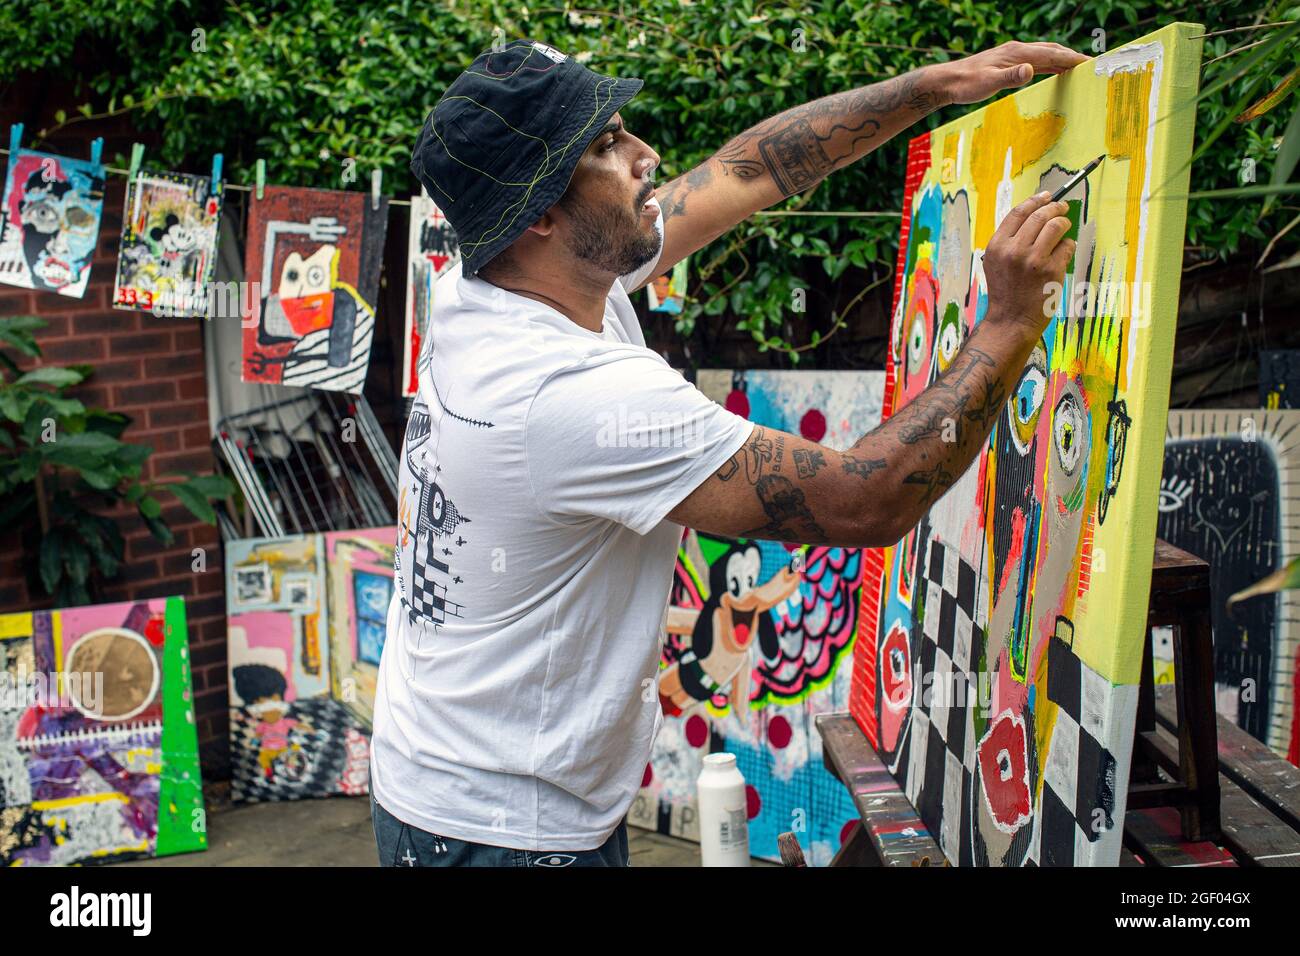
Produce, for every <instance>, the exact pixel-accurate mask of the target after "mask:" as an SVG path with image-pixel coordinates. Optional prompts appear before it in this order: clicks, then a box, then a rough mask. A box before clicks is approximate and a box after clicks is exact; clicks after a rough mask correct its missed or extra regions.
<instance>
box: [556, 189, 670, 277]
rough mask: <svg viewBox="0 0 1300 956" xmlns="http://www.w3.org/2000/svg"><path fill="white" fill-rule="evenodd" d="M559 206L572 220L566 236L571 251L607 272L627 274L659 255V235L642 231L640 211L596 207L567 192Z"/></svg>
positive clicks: (618, 274) (619, 274) (614, 207)
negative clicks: (570, 229) (632, 211)
mask: <svg viewBox="0 0 1300 956" xmlns="http://www.w3.org/2000/svg"><path fill="white" fill-rule="evenodd" d="M646 195H647V197H648V196H649V192H648V191H647V193H646ZM642 202H644V200H642ZM559 205H561V206H563V207H564V211H565V212H566V213H567V214H568V216H569V218H570V220H572V222H573V229H572V231H571V234H569V235H566V237H565V244H566V245H567V246H568V247H569V251H570V252H572V253H573V254H574V255H575V256H577V257H578V258H579V259H582V260H584V261H586V262H590V263H591V264H592V265H594V266H597V267H598V268H600V269H602V270H604V271H605V272H612V273H614V275H616V276H623V275H627V274H628V273H629V272H635V271H636V270H637V269H638V268H639V267H641V266H643V265H645V264H646V263H647V262H649V261H650V260H652V259H653V258H654V257H655V256H657V255H658V254H659V236H658V234H657V233H651V234H650V235H646V234H645V233H644V232H642V231H641V215H640V213H639V212H637V213H629V212H626V211H624V210H623V207H616V206H613V205H610V206H596V205H594V204H591V203H588V202H585V201H583V200H581V199H579V198H577V197H576V196H570V195H568V194H567V193H566V194H565V195H564V196H563V197H561V199H560V202H559Z"/></svg>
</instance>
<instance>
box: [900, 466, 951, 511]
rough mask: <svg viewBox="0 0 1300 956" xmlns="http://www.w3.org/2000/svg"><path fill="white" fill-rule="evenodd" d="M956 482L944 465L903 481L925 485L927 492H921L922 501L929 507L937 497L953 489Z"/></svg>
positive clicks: (914, 473) (909, 483)
mask: <svg viewBox="0 0 1300 956" xmlns="http://www.w3.org/2000/svg"><path fill="white" fill-rule="evenodd" d="M954 480H955V479H954V478H953V476H952V473H951V472H949V471H946V470H945V469H944V467H943V466H942V465H935V466H934V467H933V468H929V469H927V470H925V471H914V472H912V473H911V474H910V475H908V476H907V477H906V478H904V479H903V484H905V485H924V486H925V490H924V491H923V492H921V501H922V503H924V504H926V505H929V504H932V503H933V502H934V499H935V498H936V497H938V496H939V495H941V494H943V493H944V492H945V491H947V490H948V489H949V488H951V487H952V483H953V481H954Z"/></svg>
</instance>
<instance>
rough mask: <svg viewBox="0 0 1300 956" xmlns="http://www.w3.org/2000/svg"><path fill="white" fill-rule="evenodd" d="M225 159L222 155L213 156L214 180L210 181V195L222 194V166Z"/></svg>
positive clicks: (215, 154) (214, 154)
mask: <svg viewBox="0 0 1300 956" xmlns="http://www.w3.org/2000/svg"><path fill="white" fill-rule="evenodd" d="M224 161H225V157H224V156H223V155H222V154H221V153H213V154H212V178H211V179H210V180H209V181H208V195H210V196H215V195H217V194H218V193H219V192H221V164H222V163H223V162H224Z"/></svg>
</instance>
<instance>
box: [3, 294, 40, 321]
mask: <svg viewBox="0 0 1300 956" xmlns="http://www.w3.org/2000/svg"><path fill="white" fill-rule="evenodd" d="M35 313H36V306H35V304H34V296H33V295H32V293H30V292H27V291H26V290H22V289H5V290H4V291H3V292H0V315H34V314H35Z"/></svg>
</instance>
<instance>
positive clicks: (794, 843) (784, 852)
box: [776, 833, 808, 866]
mask: <svg viewBox="0 0 1300 956" xmlns="http://www.w3.org/2000/svg"><path fill="white" fill-rule="evenodd" d="M776 847H777V849H778V850H780V851H781V865H782V866H807V865H808V864H807V863H806V862H804V856H803V849H802V848H801V847H800V846H799V838H798V837H797V836H795V835H794V834H793V833H782V834H781V835H780V836H778V837H777V838H776Z"/></svg>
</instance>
